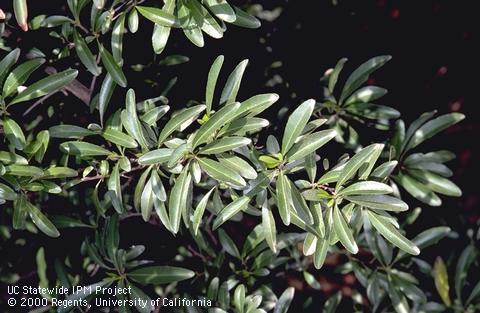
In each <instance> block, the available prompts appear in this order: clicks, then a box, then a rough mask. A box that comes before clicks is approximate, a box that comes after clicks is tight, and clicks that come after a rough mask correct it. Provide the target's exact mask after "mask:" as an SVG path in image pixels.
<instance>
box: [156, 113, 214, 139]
mask: <svg viewBox="0 0 480 313" xmlns="http://www.w3.org/2000/svg"><path fill="white" fill-rule="evenodd" d="M203 110H205V106H204V105H196V106H194V107H191V108H188V109H185V110H183V111H181V112H179V113H178V114H176V115H175V116H174V117H172V118H171V119H170V120H169V121H168V122H167V124H166V125H165V126H164V127H163V129H162V131H161V132H160V135H158V145H159V146H160V145H161V144H162V143H163V142H164V141H165V139H167V138H168V136H170V134H172V133H173V132H174V131H175V130H176V129H178V128H179V127H181V126H182V125H183V124H184V123H186V122H187V121H190V120H193V119H196V118H197V117H198V115H199V114H200V113H201V112H202V111H203Z"/></svg>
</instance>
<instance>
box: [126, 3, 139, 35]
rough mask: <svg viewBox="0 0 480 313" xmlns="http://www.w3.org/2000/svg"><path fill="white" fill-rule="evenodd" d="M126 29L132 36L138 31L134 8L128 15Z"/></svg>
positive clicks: (136, 13)
mask: <svg viewBox="0 0 480 313" xmlns="http://www.w3.org/2000/svg"><path fill="white" fill-rule="evenodd" d="M128 29H129V30H130V32H131V33H132V34H135V33H136V32H137V30H138V12H137V10H136V9H135V8H133V9H132V11H130V14H129V15H128Z"/></svg>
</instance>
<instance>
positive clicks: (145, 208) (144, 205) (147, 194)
mask: <svg viewBox="0 0 480 313" xmlns="http://www.w3.org/2000/svg"><path fill="white" fill-rule="evenodd" d="M154 198H155V195H154V194H153V190H152V176H150V179H149V180H148V181H147V183H146V184H145V187H144V188H143V191H142V196H141V198H140V210H141V212H142V218H143V220H144V221H145V222H147V221H148V220H150V216H151V215H152V210H153V201H154Z"/></svg>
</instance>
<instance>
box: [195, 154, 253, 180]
mask: <svg viewBox="0 0 480 313" xmlns="http://www.w3.org/2000/svg"><path fill="white" fill-rule="evenodd" d="M198 162H199V163H200V167H201V168H202V170H203V171H205V172H206V173H207V174H208V176H210V177H212V178H213V179H215V180H218V181H220V182H225V183H228V184H230V185H233V186H236V187H245V186H246V185H247V183H246V182H245V180H244V179H243V178H242V176H240V174H239V173H237V172H236V171H234V170H232V169H230V168H228V167H226V166H225V165H223V164H221V163H220V162H217V161H214V160H211V159H207V158H199V159H198Z"/></svg>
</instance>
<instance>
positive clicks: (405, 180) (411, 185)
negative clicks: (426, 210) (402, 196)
mask: <svg viewBox="0 0 480 313" xmlns="http://www.w3.org/2000/svg"><path fill="white" fill-rule="evenodd" d="M396 181H397V182H398V183H399V184H400V185H402V187H403V188H405V190H406V191H407V192H408V193H409V194H411V195H412V196H413V197H415V198H417V199H418V200H420V201H422V202H423V203H426V204H428V205H431V206H440V205H441V204H442V200H441V199H440V198H439V197H438V196H437V195H436V194H435V193H433V192H432V191H431V190H430V189H428V188H427V187H426V186H425V185H424V184H422V183H421V182H419V181H418V180H416V179H415V178H413V177H411V176H409V175H405V174H402V173H400V175H399V176H398V177H397V179H396Z"/></svg>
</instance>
